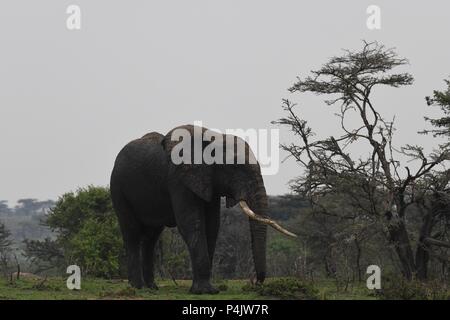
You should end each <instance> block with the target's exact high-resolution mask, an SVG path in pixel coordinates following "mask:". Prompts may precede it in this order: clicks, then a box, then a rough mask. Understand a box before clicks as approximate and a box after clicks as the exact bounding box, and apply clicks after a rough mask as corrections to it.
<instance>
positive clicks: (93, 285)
mask: <svg viewBox="0 0 450 320" xmlns="http://www.w3.org/2000/svg"><path fill="white" fill-rule="evenodd" d="M65 281H66V279H65V278H58V277H52V278H48V279H46V280H44V279H41V278H33V277H22V278H21V279H20V280H17V281H15V282H14V283H13V284H10V283H9V282H8V281H5V280H4V279H0V300H5V299H19V300H22V299H24V300H53V299H56V300H79V299H82V300H91V299H133V300H140V299H149V300H177V299H183V300H197V299H199V300H244V299H245V300H264V299H276V297H270V296H261V295H259V294H258V293H256V292H252V291H248V290H242V289H243V288H244V287H246V286H247V287H248V285H247V284H248V281H247V280H227V281H220V282H219V283H218V284H217V285H218V286H219V287H220V288H221V289H222V291H221V292H220V293H219V294H217V295H193V294H189V293H188V290H189V287H190V285H191V281H189V280H179V281H177V283H178V286H177V285H175V284H174V283H173V282H172V281H169V280H160V281H158V285H159V290H157V291H155V290H149V289H140V290H136V289H133V288H130V287H129V286H128V284H127V282H126V281H123V280H104V279H84V280H82V283H81V290H79V291H77V290H68V289H67V287H66V282H65ZM269 282H270V280H269ZM315 287H316V289H317V291H318V293H319V299H373V297H372V296H371V292H370V291H369V290H368V289H366V288H365V287H364V284H361V285H359V286H358V287H353V288H349V289H348V290H347V291H346V292H338V291H337V290H336V286H335V285H334V283H333V282H330V281H321V282H319V283H316V284H315Z"/></svg>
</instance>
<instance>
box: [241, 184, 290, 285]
mask: <svg viewBox="0 0 450 320" xmlns="http://www.w3.org/2000/svg"><path fill="white" fill-rule="evenodd" d="M258 178H259V179H258V181H257V182H258V187H257V189H256V192H255V193H254V194H253V197H251V199H249V201H250V203H249V204H250V206H251V207H252V208H253V209H254V210H255V211H256V212H257V213H255V212H253V210H252V209H250V208H249V206H248V205H247V203H246V201H243V200H241V201H239V205H240V206H241V208H242V211H243V212H244V213H245V214H246V215H247V216H248V217H249V221H250V234H251V242H252V253H253V261H254V263H255V271H256V278H257V281H258V282H259V283H262V282H264V279H265V277H266V238H267V225H270V226H271V227H273V228H274V229H276V230H278V231H280V232H281V233H283V234H286V235H288V236H292V237H296V235H295V234H293V233H292V232H289V231H287V230H286V229H284V228H283V227H281V226H280V225H279V224H278V223H277V222H275V221H273V220H272V219H270V218H268V217H267V208H268V201H267V193H266V189H265V187H264V183H263V181H262V177H261V176H258Z"/></svg>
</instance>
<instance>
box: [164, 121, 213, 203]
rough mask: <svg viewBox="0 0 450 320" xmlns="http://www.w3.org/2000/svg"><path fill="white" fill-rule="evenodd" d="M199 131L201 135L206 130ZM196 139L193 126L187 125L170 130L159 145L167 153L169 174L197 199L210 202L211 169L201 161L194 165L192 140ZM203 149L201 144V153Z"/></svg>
mask: <svg viewBox="0 0 450 320" xmlns="http://www.w3.org/2000/svg"><path fill="white" fill-rule="evenodd" d="M197 129H199V128H198V127H197ZM199 130H200V132H201V133H203V131H204V130H206V129H204V128H200V129H199ZM201 130H203V131H201ZM197 138H198V137H196V136H195V135H194V126H191V125H187V126H182V127H178V128H175V129H173V130H171V131H170V132H169V133H168V134H167V135H166V136H165V137H164V139H163V141H162V142H161V145H162V146H163V148H164V150H165V151H166V153H167V158H168V161H169V166H170V174H171V175H172V176H174V177H175V178H176V179H178V180H179V181H181V182H182V183H183V184H184V185H185V186H186V187H188V188H189V189H190V190H191V191H192V192H194V193H195V194H196V195H197V196H198V197H200V198H201V199H203V200H205V201H207V202H210V201H211V200H212V195H213V183H212V182H213V167H212V165H208V164H205V163H203V160H202V163H199V164H195V163H194V139H197ZM201 141H202V140H200V143H201ZM203 148H204V146H203V144H202V148H201V152H203Z"/></svg>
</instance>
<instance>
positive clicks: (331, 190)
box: [275, 42, 450, 279]
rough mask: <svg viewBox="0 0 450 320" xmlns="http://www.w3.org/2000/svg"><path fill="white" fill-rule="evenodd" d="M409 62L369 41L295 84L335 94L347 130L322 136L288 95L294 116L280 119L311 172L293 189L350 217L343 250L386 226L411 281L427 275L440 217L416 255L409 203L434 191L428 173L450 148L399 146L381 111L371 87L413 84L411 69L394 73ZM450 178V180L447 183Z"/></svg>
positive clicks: (320, 210) (324, 209)
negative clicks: (360, 150)
mask: <svg viewBox="0 0 450 320" xmlns="http://www.w3.org/2000/svg"><path fill="white" fill-rule="evenodd" d="M406 63H407V60H406V59H403V58H399V57H398V56H397V54H396V52H395V51H394V50H392V49H386V48H385V47H384V46H383V45H380V44H378V43H376V42H374V43H367V42H364V45H363V48H362V49H361V50H360V51H357V52H352V51H349V50H346V51H344V54H343V55H342V56H337V57H332V58H331V59H330V60H329V61H328V62H327V63H325V64H324V65H323V66H322V67H321V68H319V69H318V70H315V71H312V75H311V76H308V77H306V78H305V79H301V78H299V79H298V81H297V82H296V83H295V84H294V85H293V86H292V87H291V88H290V91H291V92H292V93H295V92H300V93H305V92H308V93H314V94H318V95H327V96H331V98H330V99H328V100H326V101H325V103H326V104H327V105H328V106H335V105H338V107H339V113H338V114H337V116H338V118H339V119H338V121H339V122H340V124H341V130H340V131H341V132H340V133H339V134H338V135H336V136H331V137H329V138H325V139H316V138H315V134H314V132H313V130H312V128H310V127H309V125H308V122H307V121H306V120H305V119H302V118H300V117H299V116H298V115H297V113H296V112H294V108H295V107H296V105H295V104H294V103H292V102H290V101H289V100H287V99H286V100H284V101H283V108H284V110H285V111H286V113H287V114H288V116H287V117H285V118H281V119H279V120H278V121H275V123H277V124H280V125H285V126H288V127H289V128H290V129H291V131H292V132H293V133H294V135H295V136H296V137H297V138H298V139H299V141H298V143H292V144H289V145H282V148H283V149H284V150H285V151H287V152H288V153H289V154H290V155H291V156H292V157H294V159H295V160H296V161H297V162H298V163H299V164H300V165H301V166H302V167H303V169H304V174H303V175H302V176H300V177H299V178H297V179H295V180H294V181H293V183H292V185H291V187H292V189H293V191H294V192H296V193H298V194H300V195H302V196H305V197H307V198H308V199H309V200H310V201H311V203H312V205H313V211H314V213H316V214H321V215H326V216H329V217H337V218H338V219H341V220H348V221H349V223H348V224H347V225H348V227H347V230H342V231H344V234H343V236H341V237H336V238H337V239H336V240H337V244H340V245H339V246H340V248H341V249H345V247H346V240H347V239H356V240H357V241H358V242H359V244H357V246H358V250H360V249H361V246H360V242H361V240H362V239H361V235H365V234H366V231H367V230H369V229H375V230H377V231H378V232H383V233H384V234H385V236H386V239H387V240H388V242H389V244H390V245H391V246H392V248H393V249H394V250H395V253H396V255H397V259H398V261H399V262H400V265H401V269H402V272H403V274H404V276H405V277H407V278H408V279H411V278H413V276H414V274H415V273H417V274H419V275H420V276H422V277H426V264H427V261H428V260H427V259H423V258H422V257H424V256H425V255H424V254H422V252H421V251H422V250H423V247H424V246H423V244H424V241H425V239H427V238H429V237H431V232H432V229H433V226H434V220H433V223H430V226H431V227H427V228H425V227H424V226H425V222H424V224H423V225H422V226H421V227H420V230H421V232H424V233H423V234H421V235H420V242H419V243H418V245H417V247H416V255H414V252H413V242H412V241H411V238H412V234H411V231H410V229H409V227H410V226H409V225H408V219H407V218H406V214H407V213H408V212H410V211H409V210H408V207H410V206H412V205H413V204H416V202H417V201H416V200H417V198H418V195H421V196H422V195H424V194H427V196H428V194H429V193H430V192H431V193H432V191H433V190H432V187H431V185H430V184H429V181H430V179H429V178H428V177H430V176H433V177H435V176H437V175H438V174H439V172H436V171H435V170H436V169H437V168H438V166H439V165H441V164H443V163H444V162H445V161H447V160H448V159H449V155H450V150H449V148H448V146H447V147H443V146H440V148H439V149H437V150H435V151H433V152H432V153H431V154H429V155H425V153H424V152H423V148H422V147H420V146H415V145H406V146H404V147H402V148H398V149H397V148H395V147H394V146H393V133H394V131H395V127H394V120H392V121H388V120H386V119H385V118H383V116H382V115H381V114H380V113H379V112H378V111H377V108H376V106H375V104H374V102H373V100H372V92H373V91H374V90H375V89H376V88H377V87H379V86H380V85H383V86H390V87H394V88H397V87H401V86H405V85H410V84H412V82H413V77H412V76H411V75H410V74H408V73H393V72H392V69H393V68H396V67H400V66H403V65H405V64H406ZM349 117H356V119H358V120H359V124H355V121H351V122H350V121H347V120H348V119H349ZM349 123H353V124H354V125H353V126H349ZM356 143H358V145H362V146H365V148H366V149H365V150H366V154H367V156H355V155H351V154H350V153H349V152H348V150H349V149H350V148H351V146H353V145H355V144H356ZM399 155H402V156H403V157H406V158H407V159H408V160H409V162H411V161H416V162H418V166H417V167H418V168H417V169H416V170H414V171H413V170H412V169H410V168H409V167H408V166H404V168H402V167H401V165H402V162H401V161H400V160H399V158H398V156H399ZM402 170H403V171H402ZM431 180H432V179H431ZM447 183H448V179H447V180H446V181H444V183H443V185H444V186H445V185H447ZM440 191H443V190H440ZM449 204H450V203H449ZM433 217H434V218H436V219H443V218H444V216H443V215H438V216H433ZM434 218H433V219H434ZM426 221H428V220H426ZM339 238H341V239H339ZM342 240H344V241H342ZM365 240H367V239H365ZM432 240H439V241H440V239H432ZM335 243H336V242H335ZM433 243H436V241H433ZM355 245H356V243H355ZM330 248H331V247H330ZM416 257H419V259H417V260H416Z"/></svg>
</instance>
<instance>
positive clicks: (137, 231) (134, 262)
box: [114, 200, 143, 289]
mask: <svg viewBox="0 0 450 320" xmlns="http://www.w3.org/2000/svg"><path fill="white" fill-rule="evenodd" d="M114 206H115V208H116V211H117V213H118V214H117V217H118V220H119V225H120V229H121V231H122V236H123V243H124V246H125V253H126V256H127V269H128V282H129V283H130V285H131V286H133V287H135V288H138V289H139V288H142V286H143V280H142V259H141V240H142V233H141V231H142V230H141V227H140V226H139V224H138V223H137V222H136V220H135V219H134V214H133V212H132V210H131V209H130V208H129V207H128V205H126V204H125V201H123V200H122V201H121V202H120V203H117V202H116V203H115V204H114Z"/></svg>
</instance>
